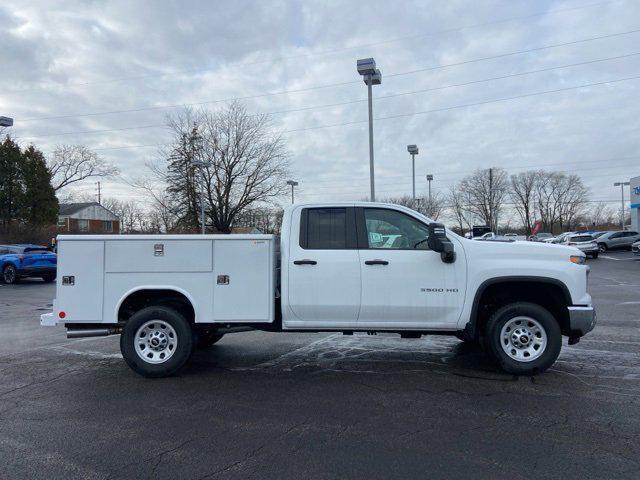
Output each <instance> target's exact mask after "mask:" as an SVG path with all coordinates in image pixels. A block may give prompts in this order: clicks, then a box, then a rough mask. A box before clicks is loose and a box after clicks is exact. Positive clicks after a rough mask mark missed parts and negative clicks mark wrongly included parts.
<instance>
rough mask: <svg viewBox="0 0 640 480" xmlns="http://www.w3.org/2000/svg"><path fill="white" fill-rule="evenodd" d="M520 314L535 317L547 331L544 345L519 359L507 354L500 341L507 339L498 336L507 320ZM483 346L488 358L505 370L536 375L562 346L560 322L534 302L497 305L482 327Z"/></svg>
mask: <svg viewBox="0 0 640 480" xmlns="http://www.w3.org/2000/svg"><path fill="white" fill-rule="evenodd" d="M520 316H522V317H529V318H531V319H533V320H535V321H536V322H537V323H538V324H539V325H540V326H541V327H542V328H543V329H544V333H546V337H547V342H546V346H545V347H544V350H543V351H542V353H541V354H539V356H538V357H537V358H535V359H534V360H530V361H524V360H523V361H518V360H516V359H514V358H512V357H511V356H509V355H508V354H507V353H506V352H505V350H504V349H503V347H502V342H503V341H505V343H506V341H508V340H507V339H503V338H501V331H502V328H503V327H504V326H505V324H506V323H507V322H509V321H510V320H513V319H514V318H515V317H520ZM484 347H485V351H486V352H487V354H488V355H489V357H490V358H491V359H492V360H493V361H494V362H495V363H496V364H497V365H498V366H499V367H500V368H501V369H502V370H504V371H505V372H507V373H512V374H515V375H535V374H537V373H542V372H544V371H545V370H547V369H548V368H549V367H550V366H551V365H553V364H554V363H555V361H556V359H557V358H558V355H560V348H561V347H562V332H561V331H560V325H558V322H557V321H556V319H555V318H554V317H553V315H551V313H550V312H549V311H548V310H547V309H545V308H543V307H541V306H540V305H536V304H534V303H528V302H516V303H511V304H508V305H505V306H504V307H501V308H499V309H498V310H496V311H495V312H494V313H493V315H491V317H490V318H489V320H488V321H487V324H486V326H485V335H484ZM534 355H535V353H534Z"/></svg>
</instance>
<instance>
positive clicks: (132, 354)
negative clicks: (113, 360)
mask: <svg viewBox="0 0 640 480" xmlns="http://www.w3.org/2000/svg"><path fill="white" fill-rule="evenodd" d="M192 350H193V332H192V331H191V325H189V322H188V321H187V320H186V319H185V318H184V317H183V316H182V315H181V314H180V313H178V312H177V311H175V310H173V309H172V308H168V307H162V306H154V307H147V308H143V309H142V310H139V311H138V312H136V313H135V314H133V316H132V317H131V318H130V319H129V321H128V322H127V323H126V324H125V326H124V330H123V331H122V335H121V336H120V351H121V352H122V356H123V357H124V360H125V362H127V365H129V367H131V369H132V370H133V371H135V372H136V373H138V374H140V375H142V376H144V377H167V376H169V375H173V374H174V373H176V372H178V370H180V369H181V368H182V367H183V366H184V365H185V363H187V360H189V357H190V356H191V352H192Z"/></svg>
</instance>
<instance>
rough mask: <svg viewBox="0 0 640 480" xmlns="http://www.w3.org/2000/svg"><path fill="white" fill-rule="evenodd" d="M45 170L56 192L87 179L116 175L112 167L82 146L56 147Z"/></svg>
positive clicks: (116, 172)
mask: <svg viewBox="0 0 640 480" xmlns="http://www.w3.org/2000/svg"><path fill="white" fill-rule="evenodd" d="M47 168H48V169H49V172H50V173H51V179H52V180H51V183H52V185H53V188H54V190H55V191H56V192H57V191H59V190H60V189H62V188H64V187H66V186H68V185H71V184H73V183H76V182H80V181H82V180H84V179H86V178H89V177H109V176H112V175H117V174H118V169H117V168H116V167H115V166H114V165H111V164H110V163H108V162H106V161H105V160H103V159H102V158H100V157H99V156H98V154H97V153H95V152H93V151H92V150H90V149H89V148H87V147H85V146H84V145H58V146H57V147H56V149H55V150H54V151H53V158H52V159H51V160H49V161H48V162H47Z"/></svg>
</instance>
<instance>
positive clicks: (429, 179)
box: [427, 173, 433, 203]
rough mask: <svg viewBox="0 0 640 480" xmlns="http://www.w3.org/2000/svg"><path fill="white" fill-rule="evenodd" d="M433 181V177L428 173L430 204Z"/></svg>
mask: <svg viewBox="0 0 640 480" xmlns="http://www.w3.org/2000/svg"><path fill="white" fill-rule="evenodd" d="M431 180H433V175H431V174H430V173H427V182H429V203H431Z"/></svg>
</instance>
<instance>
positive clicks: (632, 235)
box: [597, 230, 640, 253]
mask: <svg viewBox="0 0 640 480" xmlns="http://www.w3.org/2000/svg"><path fill="white" fill-rule="evenodd" d="M638 240H640V234H639V233H638V232H635V231H631V230H629V231H622V230H618V231H616V232H607V233H605V234H604V235H601V236H600V237H598V239H597V242H598V247H599V248H600V253H602V252H606V251H607V250H631V245H633V244H634V243H635V242H637V241H638Z"/></svg>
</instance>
